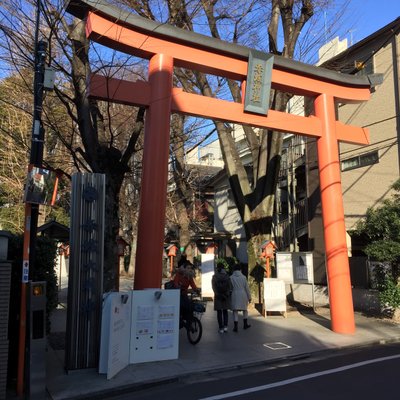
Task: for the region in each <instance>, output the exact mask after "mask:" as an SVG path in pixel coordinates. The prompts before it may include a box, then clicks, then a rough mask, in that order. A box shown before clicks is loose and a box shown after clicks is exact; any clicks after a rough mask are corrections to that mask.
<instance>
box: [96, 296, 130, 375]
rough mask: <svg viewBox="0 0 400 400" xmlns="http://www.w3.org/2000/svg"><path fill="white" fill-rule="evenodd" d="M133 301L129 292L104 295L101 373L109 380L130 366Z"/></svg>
mask: <svg viewBox="0 0 400 400" xmlns="http://www.w3.org/2000/svg"><path fill="white" fill-rule="evenodd" d="M131 299H132V296H131V294H130V293H129V292H127V293H122V292H114V293H108V294H105V295H104V299H103V312H102V319H101V340H100V359H99V373H100V374H107V379H111V378H112V377H114V376H115V375H116V374H117V373H118V372H119V371H121V370H122V369H123V368H125V367H126V366H128V364H129V339H130V329H131Z"/></svg>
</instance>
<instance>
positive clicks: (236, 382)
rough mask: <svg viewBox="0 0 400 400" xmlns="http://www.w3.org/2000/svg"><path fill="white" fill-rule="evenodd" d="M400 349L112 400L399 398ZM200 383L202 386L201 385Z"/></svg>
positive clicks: (246, 372)
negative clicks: (133, 399)
mask: <svg viewBox="0 0 400 400" xmlns="http://www.w3.org/2000/svg"><path fill="white" fill-rule="evenodd" d="M399 369H400V344H391V345H382V346H376V347H373V348H364V349H358V350H353V351H347V352H344V353H342V354H340V355H335V356H333V357H330V358H324V359H317V358H310V359H305V360H299V361H297V362H296V363H294V364H293V363H291V364H290V365H283V364H281V365H277V366H275V367H272V368H271V367H270V368H268V369H264V370H261V369H260V368H252V369H243V370H240V371H238V370H236V371H230V372H224V373H220V374H213V375H212V376H207V378H204V376H201V377H200V376H199V377H196V376H193V377H191V378H189V379H188V380H185V381H182V382H178V383H172V384H169V385H163V386H155V387H152V386H150V387H148V388H146V389H144V390H141V391H138V392H135V393H134V394H133V393H127V394H123V395H120V396H118V397H112V398H111V397H110V398H109V399H110V400H111V399H114V400H128V399H129V400H131V399H132V398H135V400H150V399H152V400H153V399H157V400H158V399H161V400H181V399H182V400H188V399H190V400H194V399H197V400H219V399H221V400H222V399H237V400H250V399H251V400H261V399H262V400H265V399H269V400H275V399H276V400H278V399H279V400H286V399H287V400H293V399H296V400H321V399H323V400H333V399H335V400H337V399H340V400H354V399H363V400H376V399H378V398H391V399H394V398H399V397H400V394H399V392H400V390H399V386H398V383H399V374H398V371H399ZM199 380H201V381H199Z"/></svg>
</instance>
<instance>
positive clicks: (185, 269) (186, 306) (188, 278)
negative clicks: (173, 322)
mask: <svg viewBox="0 0 400 400" xmlns="http://www.w3.org/2000/svg"><path fill="white" fill-rule="evenodd" d="M194 277H195V272H194V269H193V264H192V263H191V262H190V261H188V260H187V261H186V262H185V263H184V264H183V265H181V266H180V267H179V268H177V270H176V274H175V277H174V279H173V282H174V285H175V288H177V289H180V290H181V296H180V311H181V315H182V316H183V318H184V319H185V320H188V319H190V317H191V315H192V314H191V309H190V300H189V297H188V293H189V287H191V288H192V289H193V290H194V291H196V292H199V289H198V287H197V286H196V283H195V282H194Z"/></svg>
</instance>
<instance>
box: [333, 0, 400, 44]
mask: <svg viewBox="0 0 400 400" xmlns="http://www.w3.org/2000/svg"><path fill="white" fill-rule="evenodd" d="M350 10H351V11H352V12H351V16H352V19H353V27H352V28H351V32H349V35H348V36H347V39H348V40H349V44H350V39H351V37H352V39H353V44H354V43H356V42H359V41H360V40H362V39H364V38H365V37H366V36H368V35H370V34H371V33H374V32H376V31H377V30H379V29H380V28H383V27H384V26H385V25H387V24H388V23H390V22H392V21H393V20H395V19H396V18H397V17H400V1H399V0H351V3H350ZM341 39H343V38H341Z"/></svg>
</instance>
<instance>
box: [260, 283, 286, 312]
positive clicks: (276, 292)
mask: <svg viewBox="0 0 400 400" xmlns="http://www.w3.org/2000/svg"><path fill="white" fill-rule="evenodd" d="M264 304H265V311H266V312H268V311H278V312H283V313H285V315H286V290H285V282H284V281H283V280H281V279H277V278H264Z"/></svg>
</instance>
